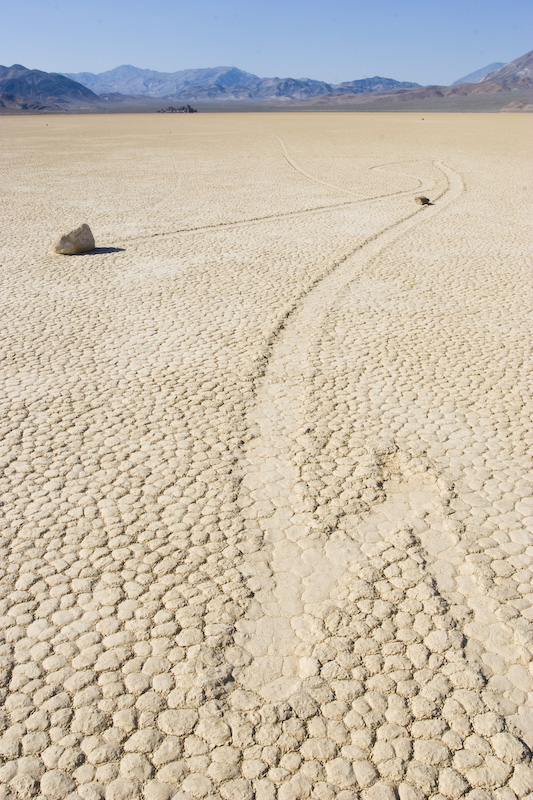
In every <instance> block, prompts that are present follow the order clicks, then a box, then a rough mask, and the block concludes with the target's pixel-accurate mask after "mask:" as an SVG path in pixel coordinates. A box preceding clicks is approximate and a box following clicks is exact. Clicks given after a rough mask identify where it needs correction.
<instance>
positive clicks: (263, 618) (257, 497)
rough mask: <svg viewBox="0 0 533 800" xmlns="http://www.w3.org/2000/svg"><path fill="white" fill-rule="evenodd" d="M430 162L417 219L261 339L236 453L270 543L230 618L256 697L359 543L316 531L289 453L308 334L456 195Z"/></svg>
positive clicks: (297, 431) (275, 687)
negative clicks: (429, 194) (246, 614)
mask: <svg viewBox="0 0 533 800" xmlns="http://www.w3.org/2000/svg"><path fill="white" fill-rule="evenodd" d="M436 166H438V168H439V169H440V170H441V171H442V173H443V174H444V175H445V176H446V179H447V182H448V188H447V189H446V190H445V191H444V192H443V193H442V195H441V197H440V202H439V205H438V206H435V207H432V208H428V209H424V210H423V211H422V213H423V214H424V217H423V218H421V217H419V214H420V213H421V212H420V211H418V210H417V211H415V212H413V213H411V214H410V215H409V216H407V217H405V218H404V219H402V220H401V221H400V222H396V223H394V224H393V225H391V226H390V227H388V228H386V229H384V230H382V231H381V232H380V233H378V234H376V235H375V236H374V237H371V238H370V239H369V240H368V241H367V242H365V243H364V244H363V245H362V246H360V247H358V248H357V249H356V250H355V251H354V252H352V253H351V254H349V255H348V256H347V257H346V258H345V259H344V260H343V261H342V262H341V263H339V264H336V265H334V266H333V267H332V268H331V270H330V271H329V273H328V274H327V275H326V276H325V277H323V278H322V279H320V280H319V281H317V282H316V283H315V284H313V285H312V286H311V287H310V288H309V289H308V291H307V293H306V294H305V295H303V296H301V297H300V298H299V300H298V301H297V303H296V304H295V306H294V307H293V309H292V310H291V311H290V312H289V314H288V315H287V316H286V317H285V319H284V320H282V322H281V323H280V325H279V326H278V329H277V331H276V332H275V334H274V335H273V337H272V339H271V342H270V344H269V351H270V352H269V354H268V356H267V358H266V360H265V368H264V374H263V377H262V379H261V380H260V383H259V386H258V387H257V392H256V403H255V406H254V408H253V409H252V411H251V412H250V415H249V426H250V428H251V429H252V430H253V431H254V432H255V436H254V438H253V439H252V441H251V443H250V444H249V446H248V448H247V450H246V452H245V454H244V463H245V465H246V469H245V476H244V478H243V481H242V486H243V489H244V491H245V493H246V494H245V496H244V498H243V507H244V510H243V513H244V515H245V517H246V518H247V520H248V521H249V522H248V524H249V525H252V526H254V527H255V529H256V531H257V529H258V528H259V529H260V530H261V532H262V534H263V536H264V539H265V542H266V543H267V547H269V548H270V551H271V562H270V569H271V571H272V577H271V578H270V579H268V580H265V578H264V574H263V575H262V576H255V577H256V578H257V579H258V585H262V586H263V588H262V590H260V591H256V600H257V602H258V603H259V604H260V606H261V610H259V609H258V608H257V606H256V608H255V615H257V618H256V619H253V620H247V621H244V622H242V623H241V624H240V625H239V630H240V637H238V638H239V640H240V643H241V644H242V646H243V647H245V648H246V649H248V650H249V651H250V653H251V654H252V655H253V656H254V662H253V666H252V668H251V669H250V674H249V675H248V676H247V675H243V676H242V678H241V680H242V682H243V684H244V685H245V686H246V685H249V686H250V687H251V686H252V685H254V686H255V687H256V689H255V690H256V691H261V693H262V694H263V696H264V697H265V699H270V700H273V699H275V698H276V697H279V695H280V692H281V693H284V694H285V695H286V696H288V695H290V694H292V693H293V692H294V691H295V690H296V688H297V686H298V684H299V682H300V678H301V677H302V675H301V670H302V669H303V670H304V674H305V669H306V667H305V664H306V663H307V662H306V659H308V658H309V657H310V656H309V653H310V644H309V636H310V634H309V633H308V631H309V629H310V628H311V629H312V627H313V625H314V624H316V620H315V622H313V617H314V614H313V613H312V608H313V606H314V604H316V603H322V602H324V601H327V600H328V598H329V595H330V592H331V590H332V588H333V587H334V586H335V585H336V584H337V583H338V581H339V580H340V579H341V577H342V576H343V575H344V573H345V572H346V568H347V566H349V565H350V564H352V563H353V562H354V561H357V560H358V559H359V558H360V555H361V552H360V549H359V547H358V545H357V544H356V543H354V541H353V540H351V539H349V538H348V537H347V536H343V535H342V534H340V533H337V534H336V535H335V536H334V537H332V538H331V539H329V540H328V539H327V538H325V537H324V534H323V531H322V530H321V526H320V524H319V522H318V521H317V520H316V519H314V517H313V513H312V510H310V508H309V507H308V506H307V505H306V503H305V502H304V501H303V499H302V488H303V487H302V486H301V480H300V477H299V470H298V465H297V463H296V462H295V460H294V454H295V445H297V440H298V437H302V436H304V434H305V431H306V420H305V418H303V417H302V409H303V407H304V403H303V400H304V395H305V391H306V388H308V387H307V385H306V377H305V376H306V373H309V372H310V371H311V370H312V364H310V363H309V342H310V341H311V340H312V337H313V333H314V332H315V331H316V330H317V329H318V328H319V327H320V322H321V319H322V318H323V315H324V313H325V311H326V309H327V308H328V307H329V306H331V305H332V304H333V303H335V301H336V299H337V298H338V297H339V296H340V294H341V292H342V291H343V290H344V289H346V288H347V287H348V286H349V285H350V283H351V282H352V281H354V280H355V279H357V278H358V277H360V276H361V274H362V272H363V270H364V267H365V266H366V265H368V264H369V263H371V262H372V260H373V259H375V258H376V257H377V256H378V255H379V253H380V252H381V251H382V250H384V249H385V248H387V247H389V246H390V245H392V244H393V243H394V242H395V241H397V240H398V239H399V238H400V237H401V236H402V235H403V234H405V233H406V232H407V231H408V230H410V228H412V227H413V226H414V225H415V224H419V223H420V222H424V221H425V220H429V219H431V218H433V217H434V216H435V215H436V214H438V213H439V212H440V211H442V210H443V209H444V208H447V207H448V206H449V205H450V204H451V203H453V202H454V201H455V200H456V199H457V198H458V197H459V196H460V195H461V193H462V191H463V184H462V180H461V178H460V176H459V175H457V173H455V172H454V171H453V170H451V169H450V168H449V167H447V166H444V165H443V164H437V165H436ZM296 450H297V447H296ZM417 489H418V487H415V488H414V489H413V490H417ZM263 573H264V570H263ZM302 663H303V665H304V666H303V668H302V666H301V664H302ZM258 686H260V687H261V689H258V688H257V687H258Z"/></svg>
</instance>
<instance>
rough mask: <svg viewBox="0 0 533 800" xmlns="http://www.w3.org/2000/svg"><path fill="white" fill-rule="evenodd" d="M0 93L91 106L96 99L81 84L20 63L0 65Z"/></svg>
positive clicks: (94, 95) (38, 101)
mask: <svg viewBox="0 0 533 800" xmlns="http://www.w3.org/2000/svg"><path fill="white" fill-rule="evenodd" d="M0 92H2V93H5V94H10V95H15V96H17V97H22V98H24V99H25V100H26V101H30V102H33V103H39V104H44V105H50V104H51V105H55V104H56V103H58V102H60V103H62V104H64V105H66V106H69V105H76V106H78V107H82V106H94V105H96V104H98V102H99V99H98V96H97V95H96V94H94V92H91V91H90V89H87V87H85V86H83V85H82V84H81V83H77V82H76V81H73V80H70V79H69V78H66V77H65V76H64V75H59V74H57V73H55V72H42V71H41V70H39V69H27V68H26V67H23V66H22V64H13V66H11V67H4V66H0Z"/></svg>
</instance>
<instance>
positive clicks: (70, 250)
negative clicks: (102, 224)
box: [55, 223, 95, 256]
mask: <svg viewBox="0 0 533 800" xmlns="http://www.w3.org/2000/svg"><path fill="white" fill-rule="evenodd" d="M94 248H95V244H94V236H93V234H92V231H91V229H90V228H89V226H88V225H87V223H84V224H83V225H81V226H80V227H79V228H76V230H75V231H71V232H70V233H66V234H65V235H64V236H62V237H61V239H60V240H59V241H58V243H57V244H56V247H55V251H56V253H61V255H64V256H74V255H76V254H77V253H88V252H89V251H90V250H94Z"/></svg>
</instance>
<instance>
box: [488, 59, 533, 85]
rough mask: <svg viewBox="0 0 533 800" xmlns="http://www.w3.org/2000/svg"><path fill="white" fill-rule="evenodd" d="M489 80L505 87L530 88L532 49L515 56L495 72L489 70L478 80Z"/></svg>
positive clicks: (532, 81) (531, 82) (532, 67)
mask: <svg viewBox="0 0 533 800" xmlns="http://www.w3.org/2000/svg"><path fill="white" fill-rule="evenodd" d="M485 81H490V82H491V83H496V84H498V85H499V86H503V87H504V88H505V89H532V88H533V50H530V51H529V53H525V55H523V56H520V57H519V58H515V60H514V61H510V62H509V63H508V64H505V66H503V67H501V69H498V70H496V72H491V73H490V75H487V76H486V77H485V78H483V79H482V81H480V83H484V82H485Z"/></svg>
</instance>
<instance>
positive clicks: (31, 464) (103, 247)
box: [0, 113, 533, 800]
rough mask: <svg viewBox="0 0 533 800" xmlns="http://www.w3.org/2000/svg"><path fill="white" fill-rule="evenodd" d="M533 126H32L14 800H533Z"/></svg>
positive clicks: (18, 201) (21, 353) (6, 473)
mask: <svg viewBox="0 0 533 800" xmlns="http://www.w3.org/2000/svg"><path fill="white" fill-rule="evenodd" d="M531 123H532V118H531V117H530V116H523V117H521V116H511V115H506V116H503V115H500V116H498V115H483V114H479V115H445V114H435V115H428V114H426V115H424V118H423V117H422V115H420V114H375V115H370V114H340V113H339V114H272V115H268V114H235V115H226V114H213V115H209V114H204V115H202V114H198V115H191V116H181V115H175V116H170V115H143V116H129V115H124V116H120V115H117V116H77V117H76V116H72V117H61V116H50V117H45V116H39V117H25V118H23V117H13V118H4V119H2V120H1V127H2V141H3V146H2V153H1V159H2V175H3V180H2V182H3V192H2V201H1V202H2V217H3V220H4V224H3V235H2V239H3V241H2V245H3V251H4V252H3V256H2V273H1V281H2V287H1V304H2V310H1V315H0V320H1V329H2V345H1V362H0V374H1V379H2V384H3V392H4V394H3V397H2V403H3V413H2V420H1V427H2V442H1V445H0V446H1V450H0V457H1V468H2V474H1V478H0V481H1V484H0V488H1V491H2V500H1V506H0V514H1V517H2V529H1V531H0V535H1V539H0V547H1V561H0V569H1V581H0V591H1V594H0V615H1V616H0V636H1V638H0V679H1V687H0V691H1V695H0V697H1V700H2V706H3V708H2V710H1V711H0V764H1V765H0V786H2V787H3V788H0V797H1V798H4V799H5V800H8V799H11V800H12V799H13V798H33V797H38V798H41V800H45V799H48V798H50V799H51V800H55V799H56V798H69V799H70V800H74V799H75V798H83V800H100V798H106V800H135V799H136V798H146V800H170V798H176V800H189V799H190V798H195V799H196V798H209V799H210V800H218V799H219V798H223V800H252V798H255V800H275V798H279V800H299V798H315V799H316V800H332V799H333V798H338V800H358V799H359V798H361V800H393V798H400V800H423V799H424V798H433V799H434V800H446V799H448V798H449V799H450V800H456V798H460V797H467V798H470V800H491V798H496V799H497V800H512V799H513V798H527V797H531V796H532V792H533V771H532V769H531V764H530V750H529V748H530V747H533V712H532V708H533V703H532V699H533V694H532V692H533V681H532V660H531V659H532V645H533V627H532V621H533V610H532V603H531V600H532V577H533V569H532V555H533V537H532V535H531V528H532V522H533V509H532V500H531V472H530V466H531V464H530V460H529V458H528V452H529V455H530V446H531V438H532V437H531V427H530V425H529V418H530V413H531V404H530V405H529V408H528V395H527V388H526V381H527V366H526V364H527V355H528V352H527V342H528V334H529V328H528V325H527V313H528V308H529V306H530V294H528V288H527V287H528V278H529V279H530V277H531V263H530V260H529V259H530V253H531V243H532V242H531V234H530V230H531V205H530V185H531V174H529V175H528V174H527V170H528V164H530V160H529V153H528V143H530V141H531V127H532V125H531ZM420 194H422V195H426V196H427V197H429V198H430V200H431V201H432V204H431V205H428V206H425V207H421V206H419V205H417V204H416V203H415V202H414V198H415V197H416V196H417V195H420ZM83 222H87V223H88V224H89V225H90V226H91V229H92V231H93V233H94V236H95V239H96V244H97V250H96V251H95V252H94V253H89V254H86V255H83V256H71V257H69V256H59V255H56V254H55V253H54V252H53V247H54V244H55V242H56V241H57V239H58V238H59V236H60V235H61V234H63V233H66V232H68V231H69V230H71V229H73V228H76V227H78V226H79V225H81V224H82V223H83Z"/></svg>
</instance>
